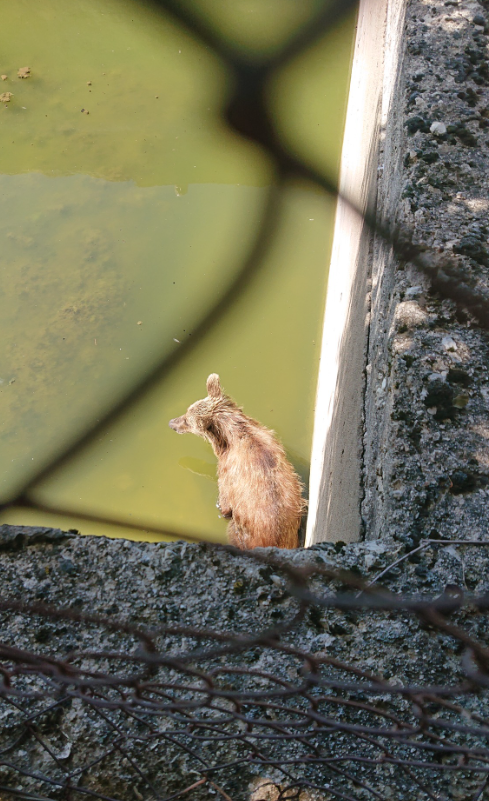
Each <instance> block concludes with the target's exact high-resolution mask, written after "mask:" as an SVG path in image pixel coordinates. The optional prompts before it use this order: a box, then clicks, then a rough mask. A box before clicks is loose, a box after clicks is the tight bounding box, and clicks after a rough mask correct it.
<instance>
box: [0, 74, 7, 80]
mask: <svg viewBox="0 0 489 801" xmlns="http://www.w3.org/2000/svg"><path fill="white" fill-rule="evenodd" d="M0 77H1V79H2V81H6V80H7V78H8V75H1V76H0Z"/></svg>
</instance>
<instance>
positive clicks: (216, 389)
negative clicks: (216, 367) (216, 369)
mask: <svg viewBox="0 0 489 801" xmlns="http://www.w3.org/2000/svg"><path fill="white" fill-rule="evenodd" d="M207 394H208V396H209V398H220V397H221V395H222V390H221V384H220V382H219V376H218V375H217V373H211V375H210V376H209V378H208V379H207Z"/></svg>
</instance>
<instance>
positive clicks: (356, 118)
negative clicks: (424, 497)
mask: <svg viewBox="0 0 489 801" xmlns="http://www.w3.org/2000/svg"><path fill="white" fill-rule="evenodd" d="M404 6H405V2H404V0H391V2H388V0H378V1H377V2H372V0H362V1H361V3H360V8H359V16H358V28H357V36H356V43H355V51H354V60H353V67H352V78H351V87H350V95H349V101H348V110H347V118H346V128H345V138H344V143H343V151H342V159H341V169H340V191H341V193H342V195H343V196H344V197H346V198H348V199H350V200H351V201H353V203H354V204H355V206H356V207H357V208H358V209H360V211H362V212H364V211H365V210H366V209H367V208H368V207H370V208H372V209H373V208H374V207H375V201H376V193H377V168H378V157H379V142H380V138H381V131H382V122H383V119H384V118H385V114H386V109H388V108H389V107H390V105H391V97H392V92H393V84H394V82H393V76H395V75H396V74H397V67H398V61H399V53H400V49H401V43H402V24H403V17H404ZM371 246H372V238H371V236H370V234H369V232H368V230H367V229H366V226H365V225H364V223H363V220H362V218H361V216H359V215H358V214H357V213H356V212H354V211H353V210H352V209H351V207H349V206H348V205H347V203H346V202H344V201H342V200H340V201H339V202H338V206H337V212H336V220H335V232H334V241H333V251H332V258H331V265H330V272H329V282H328V295H327V302H326V310H325V319H324V330H323V341H322V352H321V361H320V367H319V377H318V389H317V399H316V413H315V425H314V437H313V448H312V457H311V477H310V502H309V519H308V526H307V535H306V545H311V544H312V543H314V542H321V541H326V540H343V541H345V542H351V541H353V540H357V539H358V538H359V537H360V534H361V530H362V525H361V517H360V503H361V497H362V414H363V412H362V409H363V395H364V383H365V381H364V377H365V363H366V349H367V340H368V322H369V319H368V289H369V287H368V282H369V278H370V271H371V260H372V257H371Z"/></svg>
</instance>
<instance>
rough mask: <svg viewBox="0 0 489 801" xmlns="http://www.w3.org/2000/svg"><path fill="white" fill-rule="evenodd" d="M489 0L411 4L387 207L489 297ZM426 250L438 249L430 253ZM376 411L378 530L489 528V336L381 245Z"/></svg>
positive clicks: (470, 532)
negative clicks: (481, 0) (488, 1)
mask: <svg viewBox="0 0 489 801" xmlns="http://www.w3.org/2000/svg"><path fill="white" fill-rule="evenodd" d="M488 11H489V8H488V4H487V2H481V3H479V2H475V0H460V2H459V0H445V2H420V1H419V0H413V1H412V2H410V3H409V4H408V7H407V17H406V36H405V40H404V47H405V52H404V54H402V55H401V64H402V69H401V71H400V73H399V76H398V84H397V90H396V97H395V102H394V103H393V106H392V109H390V110H389V113H388V114H387V119H386V129H385V132H384V140H383V146H382V154H381V158H380V164H379V197H378V207H379V210H380V213H381V215H383V217H384V219H385V220H389V221H390V222H391V223H392V222H393V221H395V223H396V224H397V225H399V226H400V227H401V228H403V229H407V230H408V231H410V232H411V233H412V236H413V240H414V242H415V243H417V244H418V245H421V246H422V247H427V248H429V249H430V251H431V252H432V253H433V255H434V259H435V260H438V261H439V262H440V261H441V262H442V263H443V260H445V259H447V258H448V259H449V260H450V261H451V262H452V263H453V262H455V263H456V264H457V263H458V266H459V268H460V270H461V273H462V274H463V276H464V280H465V281H466V282H467V284H469V286H471V287H472V288H474V289H476V290H477V291H478V292H480V294H482V295H485V296H486V297H489V285H488V283H489V221H488V209H489V190H488V183H489V181H488V175H489V150H488V143H489V66H488V61H487V59H488V34H489V26H488V19H489V15H488ZM430 251H427V252H426V254H425V255H427V253H428V252H430ZM374 263H375V267H374V272H373V276H372V295H371V320H372V324H371V332H370V346H369V355H368V364H367V384H368V386H367V393H366V409H365V440H364V445H365V451H364V456H365V461H364V464H365V473H364V479H365V480H364V491H365V496H364V502H363V518H364V525H365V531H366V536H367V538H372V539H375V538H377V537H381V538H390V537H393V538H395V539H397V540H398V541H401V542H403V543H405V544H406V545H407V546H408V547H413V546H415V545H416V544H417V543H419V541H420V539H422V538H424V537H429V536H430V534H431V533H433V536H435V537H436V536H442V537H444V538H445V537H446V538H460V537H466V536H470V537H480V538H485V537H486V536H487V529H488V509H489V504H488V498H489V448H488V439H489V419H488V412H489V373H488V333H487V332H486V331H482V330H481V329H480V328H479V327H478V325H477V323H476V322H475V321H474V320H473V319H472V318H471V316H470V314H468V313H467V312H466V311H464V310H463V309H458V310H457V308H456V306H455V304H454V303H453V302H452V301H448V300H443V299H442V298H441V297H440V296H438V295H437V294H436V293H435V292H433V291H432V290H431V287H430V283H429V281H428V280H427V279H426V278H425V277H424V275H422V274H421V273H420V272H418V271H416V270H415V269H413V268H412V267H411V266H409V265H405V264H403V263H398V262H396V261H395V260H394V259H393V258H392V255H391V254H390V253H389V252H387V251H386V249H385V248H384V247H383V246H382V245H380V244H379V243H377V245H376V251H375V258H374Z"/></svg>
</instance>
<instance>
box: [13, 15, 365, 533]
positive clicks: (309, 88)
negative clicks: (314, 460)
mask: <svg viewBox="0 0 489 801" xmlns="http://www.w3.org/2000/svg"><path fill="white" fill-rule="evenodd" d="M312 5H313V4H312V3H311V4H310V5H309V4H307V3H305V4H304V5H303V6H301V7H300V11H298V6H297V3H295V2H294V3H292V2H290V0H287V1H286V2H284V3H283V5H281V6H280V7H281V10H282V13H281V15H280V19H281V23H280V25H276V26H271V25H270V24H268V25H265V24H264V20H265V21H266V20H267V19H268V17H273V15H274V14H275V15H276V14H277V3H276V2H273V1H272V0H260V2H244V0H242V2H237V3H236V4H235V7H234V8H233V11H232V13H231V11H230V4H222V3H220V2H217V0H216V2H213V3H211V4H210V5H208V4H206V6H205V8H206V13H208V14H209V15H210V17H211V18H212V19H214V21H215V24H216V25H219V26H221V28H222V29H223V30H225V31H226V32H228V33H230V34H232V35H234V36H236V38H237V41H238V44H239V46H241V47H250V46H251V45H252V46H253V47H254V48H255V49H259V48H261V49H264V50H267V49H268V50H269V49H272V48H273V47H276V46H278V44H279V43H280V38H281V37H283V36H284V35H286V34H287V31H288V30H289V29H291V28H292V27H293V26H294V25H296V24H297V22H298V21H300V20H299V18H300V16H301V14H305V13H306V12H307V11H308V9H309V8H310V7H312ZM196 7H197V8H199V4H196ZM2 17H3V21H2V26H3V27H4V29H6V30H9V31H15V36H13V35H12V36H9V37H8V39H6V40H5V42H4V47H3V52H2V61H1V62H0V73H2V74H7V75H8V78H7V80H5V81H3V82H1V84H0V85H1V88H2V91H11V92H12V93H13V97H12V99H11V101H10V103H9V104H6V105H5V106H4V107H1V106H0V128H1V136H2V142H4V147H2V149H1V150H0V237H1V240H2V243H3V247H2V262H1V270H2V289H3V291H2V294H1V297H0V332H1V335H2V341H3V348H2V351H1V355H0V381H1V384H0V405H1V416H0V481H1V485H0V487H1V488H0V494H1V498H2V500H6V499H8V498H9V497H11V495H12V493H13V492H15V490H16V488H18V487H19V486H20V485H21V484H22V481H23V480H24V479H25V477H26V476H28V475H29V474H31V473H32V471H35V470H36V469H37V466H38V465H40V464H41V463H42V462H44V460H46V458H49V456H50V455H52V454H54V453H55V452H57V451H58V450H59V449H60V448H61V447H62V446H63V444H65V443H66V442H68V441H70V439H72V438H73V437H74V436H75V435H76V433H77V432H79V431H82V430H83V429H84V427H85V426H86V425H87V424H88V423H89V422H90V421H91V420H92V419H93V418H94V417H95V418H96V417H97V416H99V415H100V414H101V413H102V412H103V411H104V410H105V409H107V408H109V407H110V405H111V402H112V400H113V398H114V396H115V395H117V394H118V393H120V392H121V391H124V390H125V389H127V388H128V387H130V386H131V385H132V383H133V382H134V381H135V380H137V379H138V378H140V377H141V375H144V374H145V372H147V371H148V370H149V369H150V368H151V366H152V364H154V362H155V361H156V360H157V359H158V358H159V356H160V355H161V353H170V352H171V351H172V349H174V348H178V347H179V343H181V342H182V341H184V339H185V337H187V336H189V335H190V334H191V332H192V328H193V327H194V326H195V325H196V323H197V321H198V320H199V319H200V318H201V317H202V315H203V314H204V313H205V310H206V309H207V308H208V307H209V305H211V304H212V302H213V300H215V298H216V296H218V295H219V293H222V291H223V290H224V288H225V287H226V286H227V285H228V284H229V282H230V281H231V280H232V278H233V275H234V274H235V273H236V271H237V270H238V268H239V265H240V260H241V259H242V258H243V256H244V255H245V254H246V252H247V249H248V248H249V246H250V242H251V241H252V237H253V232H254V230H255V228H256V225H257V224H258V221H259V218H260V214H261V212H262V209H263V204H264V201H265V195H266V191H267V189H266V187H267V186H268V185H269V183H270V181H271V180H273V169H272V165H271V164H269V162H268V161H267V159H266V158H265V157H264V156H263V154H262V153H261V152H260V151H259V149H257V148H255V147H253V146H251V145H249V144H248V143H246V142H243V141H241V140H240V139H239V137H236V136H234V135H232V134H231V133H230V132H229V131H227V129H226V128H225V126H224V125H223V124H222V122H221V120H220V117H219V113H218V112H219V108H220V105H221V103H222V101H223V98H224V97H225V95H226V92H227V87H228V76H227V74H226V72H225V70H224V69H223V66H222V65H221V64H220V63H219V62H218V61H217V60H216V59H215V58H214V56H213V55H212V53H210V51H209V50H208V49H205V48H203V47H202V46H200V45H199V44H198V43H195V42H194V41H192V39H191V38H190V37H189V36H188V34H187V33H185V32H183V31H182V30H180V29H179V28H177V27H176V26H174V25H173V24H170V23H169V22H168V21H165V20H164V19H162V18H161V17H159V16H158V15H156V14H155V13H154V11H153V10H152V9H151V8H150V7H146V6H144V5H143V4H141V3H135V2H134V3H133V2H129V1H128V0H124V1H122V0H121V1H120V2H119V1H118V0H96V1H95V0H84V2H80V3H77V4H75V5H74V6H72V5H69V6H66V4H64V3H62V2H60V0H43V2H42V3H36V2H34V0H20V2H17V3H16V4H10V5H9V6H5V8H4V9H3V12H2ZM267 29H268V31H269V33H268V34H267V33H266V30H267ZM351 37H352V24H351V22H350V24H349V26H343V27H342V28H341V30H339V31H336V32H335V33H334V35H331V36H330V37H329V39H328V41H323V42H322V43H321V44H320V45H316V46H315V47H314V49H313V50H312V51H311V52H310V53H308V54H307V55H306V56H302V57H301V58H299V59H297V60H296V62H295V63H294V64H293V65H291V66H290V67H288V68H287V70H286V71H284V73H283V75H281V76H280V77H279V78H278V79H277V80H275V81H274V82H273V85H271V86H270V103H271V105H272V108H273V109H274V113H275V114H276V117H277V119H278V120H279V121H280V124H281V127H282V129H283V131H284V135H285V136H286V137H287V140H288V142H289V143H290V144H291V146H294V147H295V148H296V149H297V150H299V151H300V152H302V153H304V154H306V155H307V157H308V158H309V159H310V160H311V161H315V163H317V164H319V165H320V166H321V167H323V168H326V169H329V170H330V171H332V172H334V171H335V169H336V168H337V163H338V154H339V146H340V139H341V131H342V126H343V119H344V110H345V104H346V86H347V79H348V72H349V61H350V44H351ZM27 65H28V66H30V67H31V77H29V78H28V79H25V80H21V79H20V78H18V77H17V70H18V69H19V68H20V67H24V66H27ZM82 109H83V111H82ZM86 112H88V113H86ZM333 210H334V207H333V203H332V201H331V200H330V199H329V198H328V197H326V196H325V195H324V194H323V193H322V192H320V191H318V190H316V189H315V188H313V187H310V186H305V185H304V186H302V185H294V186H290V187H289V188H288V190H287V192H286V196H285V198H284V215H283V219H282V221H281V225H280V233H279V236H278V237H277V240H276V242H275V243H274V244H273V246H272V248H271V251H270V253H269V255H268V257H267V259H266V263H265V265H264V270H263V271H262V272H261V274H260V276H259V277H258V279H257V280H256V281H255V282H254V283H253V285H252V286H250V287H249V289H248V290H247V291H246V292H244V293H243V294H242V297H240V298H239V299H238V302H237V303H235V304H234V305H233V306H232V308H231V309H230V310H229V313H228V314H226V315H224V317H223V319H222V321H221V322H220V323H219V325H218V326H216V327H215V328H214V329H213V331H212V332H211V333H210V334H209V335H207V336H206V337H204V338H203V340H202V341H201V342H199V344H198V346H197V347H196V348H195V349H194V350H193V351H192V352H191V353H190V354H189V355H188V357H187V358H185V359H184V361H182V362H181V363H180V364H179V365H178V367H176V368H175V369H173V370H172V371H171V373H169V374H168V376H167V377H166V378H165V380H164V381H162V382H161V385H160V386H159V387H157V388H156V389H155V390H154V391H153V392H151V393H150V394H149V395H148V396H147V397H146V398H144V399H142V400H141V402H140V403H139V404H138V405H137V407H135V408H133V409H132V410H131V411H130V413H128V414H127V415H126V416H125V418H124V419H123V420H122V421H121V422H120V423H119V424H117V425H115V426H112V427H111V428H110V429H108V430H107V432H106V433H105V434H104V436H102V437H101V438H100V441H98V442H96V443H94V444H93V446H91V447H90V448H89V449H87V450H86V451H85V452H84V453H83V454H80V455H79V456H78V457H77V458H76V459H74V460H73V461H72V462H71V463H70V464H69V465H68V466H65V467H64V468H63V469H62V470H60V471H59V472H58V474H56V475H55V476H53V477H52V478H51V479H50V480H49V481H46V482H45V483H44V484H43V486H42V488H41V489H40V490H39V497H40V498H42V499H44V500H46V501H47V502H49V503H51V504H52V503H56V502H58V503H60V504H62V505H63V506H65V507H66V506H69V507H70V508H73V509H75V510H76V509H83V510H85V511H89V512H95V513H102V514H103V513H107V514H112V515H117V516H120V517H126V518H127V519H134V518H136V517H137V518H140V519H143V520H144V521H146V522H147V523H148V524H154V525H161V526H167V527H169V528H171V529H174V528H176V529H178V530H188V531H191V532H193V533H197V534H201V535H203V536H208V537H210V538H218V539H220V538H222V537H223V535H224V530H225V524H224V523H223V521H221V520H219V519H218V517H217V513H216V509H215V500H216V494H217V489H216V484H215V459H214V457H213V454H212V452H211V450H210V448H209V446H207V445H206V444H205V443H204V442H203V441H201V440H199V439H197V438H195V437H191V436H186V437H179V436H177V435H176V434H175V433H174V432H173V431H171V430H170V429H169V428H168V420H169V419H170V418H171V417H174V416H176V415H178V414H181V413H183V411H184V410H185V409H186V407H187V406H188V405H189V403H191V402H192V401H194V400H196V399H197V398H199V397H202V396H203V395H204V394H205V379H206V377H207V375H208V374H209V373H210V372H218V373H220V375H221V381H222V384H223V386H224V388H225V390H226V391H227V392H228V393H230V394H231V395H233V396H234V397H235V398H236V400H237V401H238V402H239V403H240V404H241V405H243V406H244V408H245V411H247V412H248V413H249V414H251V415H252V416H254V417H256V418H258V419H260V420H261V421H262V422H264V423H265V424H266V425H268V426H270V427H272V428H274V429H275V430H276V431H277V432H278V433H279V435H280V437H281V439H282V440H283V442H284V444H285V446H286V448H287V449H288V450H289V453H290V454H291V457H292V459H293V460H294V461H295V463H296V465H297V466H298V468H299V469H300V470H301V472H303V473H307V466H308V461H309V452H310V444H311V437H312V422H313V403H314V393H315V383H316V374H317V362H318V356H319V331H320V327H321V313H322V309H323V305H324V294H325V288H326V287H325V284H326V274H327V263H328V255H329V248H330V241H331V227H332V215H333ZM2 522H18V523H26V524H42V525H57V526H62V527H76V528H79V529H81V531H82V532H83V533H107V534H109V535H114V534H118V533H120V532H118V531H117V530H114V529H103V528H102V527H100V526H98V525H94V524H88V523H80V522H79V521H77V519H76V516H74V517H70V518H57V517H55V516H48V515H42V514H40V513H38V512H35V511H29V512H26V511H25V510H24V511H23V510H11V511H10V512H8V514H4V516H3V518H2ZM125 536H127V534H125ZM134 536H140V537H141V538H147V537H148V535H147V534H145V533H144V531H142V532H141V534H140V535H137V534H135V535H134Z"/></svg>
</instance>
